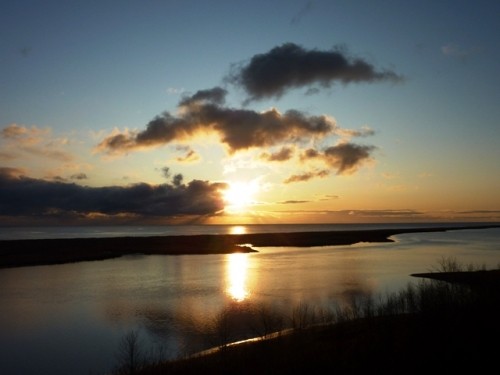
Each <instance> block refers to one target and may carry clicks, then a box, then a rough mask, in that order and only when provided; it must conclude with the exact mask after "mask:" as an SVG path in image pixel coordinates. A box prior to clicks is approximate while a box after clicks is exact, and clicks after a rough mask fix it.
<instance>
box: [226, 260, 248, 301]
mask: <svg viewBox="0 0 500 375" xmlns="http://www.w3.org/2000/svg"><path fill="white" fill-rule="evenodd" d="M247 271H248V254H244V253H235V254H229V255H227V262H226V280H227V285H228V287H227V289H226V291H227V293H228V294H229V296H230V297H231V298H232V299H234V300H235V301H237V302H241V301H244V300H245V299H246V298H248V296H249V291H248V289H247Z"/></svg>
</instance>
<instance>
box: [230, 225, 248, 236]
mask: <svg viewBox="0 0 500 375" xmlns="http://www.w3.org/2000/svg"><path fill="white" fill-rule="evenodd" d="M246 232H247V228H246V227H244V226H243V225H235V226H234V227H231V229H229V234H246Z"/></svg>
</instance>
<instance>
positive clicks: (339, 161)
mask: <svg viewBox="0 0 500 375" xmlns="http://www.w3.org/2000/svg"><path fill="white" fill-rule="evenodd" d="M373 150H375V147H374V146H365V145H357V144H354V143H341V144H338V145H336V146H331V147H328V148H327V149H325V150H324V151H323V152H320V151H317V150H314V149H308V150H306V151H305V152H304V153H303V154H302V155H301V160H310V159H319V160H321V161H323V162H325V163H326V164H327V165H328V166H330V167H332V168H335V169H336V173H337V174H340V175H342V174H344V175H345V174H352V173H354V172H356V170H357V169H358V168H359V167H360V166H361V165H362V164H364V163H365V162H367V161H369V160H371V153H372V151H373Z"/></svg>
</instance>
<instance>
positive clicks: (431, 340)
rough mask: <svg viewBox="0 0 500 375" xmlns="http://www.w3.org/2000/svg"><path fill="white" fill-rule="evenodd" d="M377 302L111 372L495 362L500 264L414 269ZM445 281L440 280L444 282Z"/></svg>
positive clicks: (406, 369) (440, 366)
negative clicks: (410, 279)
mask: <svg viewBox="0 0 500 375" xmlns="http://www.w3.org/2000/svg"><path fill="white" fill-rule="evenodd" d="M413 276H415V277H418V278H423V279H422V280H420V282H419V283H417V284H413V283H412V284H409V285H408V287H407V288H406V289H403V290H402V291H400V292H399V293H395V294H394V295H390V296H388V297H387V298H386V299H385V300H383V301H378V302H376V301H373V300H370V299H366V300H364V301H358V302H357V303H355V302H353V304H352V305H350V306H347V307H345V308H344V309H343V310H339V311H337V315H336V318H335V319H334V321H332V323H329V324H322V325H312V326H310V327H296V328H294V329H292V330H291V331H289V332H287V333H286V334H282V335H277V336H273V337H272V338H267V339H262V340H259V341H252V342H248V343H242V344H237V345H227V346H224V345H221V346H220V347H219V348H217V349H216V350H214V351H212V352H210V353H209V354H204V355H199V356H194V357H188V358H184V359H179V360H173V361H157V362H154V363H146V364H144V365H141V366H137V367H136V368H134V369H133V371H131V368H130V367H127V364H125V365H124V364H122V365H124V366H121V367H118V368H117V370H116V372H115V374H132V373H134V374H142V375H156V374H178V375H188V374H200V373H203V374H242V375H245V374H249V375H250V374H251V375H255V374H260V375H262V374H287V375H288V374H321V375H324V374H415V375H417V374H418V375H422V374H454V373H457V374H458V373H473V374H482V373H489V372H491V371H495V370H494V369H495V368H497V367H498V365H497V363H496V358H497V355H498V337H499V334H500V325H499V324H498V316H500V315H499V313H500V289H499V286H500V269H496V270H488V271H487V270H476V271H452V272H432V273H425V274H414V275H413ZM444 280H445V281H444Z"/></svg>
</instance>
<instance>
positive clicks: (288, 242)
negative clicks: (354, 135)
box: [0, 225, 500, 268]
mask: <svg viewBox="0 0 500 375" xmlns="http://www.w3.org/2000/svg"><path fill="white" fill-rule="evenodd" d="M495 227H500V225H470V226H453V225H450V226H449V227H439V228H438V227H430V228H406V229H403V228H398V229H380V230H362V231H357V230H353V231H324V232H292V233H255V234H239V235H236V234H231V235H230V234H227V235H223V234H220V235H194V236H152V237H114V238H71V239H40V240H3V241H0V268H5V267H18V266H32V265H42V264H58V263H68V262H78V261H86V260H101V259H108V258H114V257H119V256H122V255H128V254H137V253H141V254H164V255H181V254H227V253H232V252H253V251H255V250H254V249H252V247H251V246H255V247H263V246H303V247H309V246H333V245H350V244H355V243H358V242H390V241H391V240H390V238H389V237H391V236H394V235H397V234H403V233H418V232H442V231H447V230H461V229H486V228H495ZM242 244H251V246H241V245H242Z"/></svg>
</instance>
